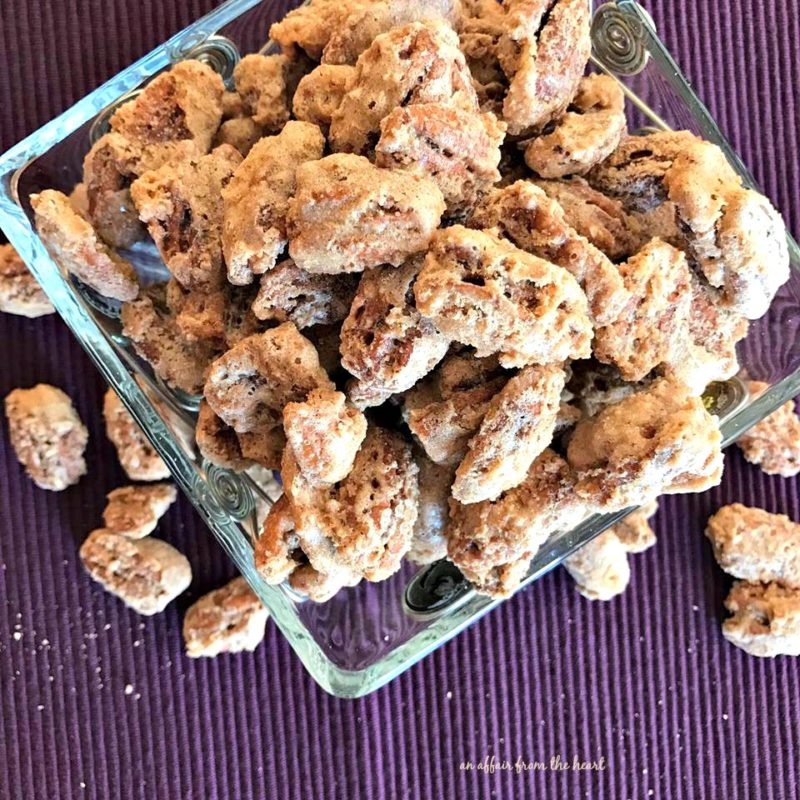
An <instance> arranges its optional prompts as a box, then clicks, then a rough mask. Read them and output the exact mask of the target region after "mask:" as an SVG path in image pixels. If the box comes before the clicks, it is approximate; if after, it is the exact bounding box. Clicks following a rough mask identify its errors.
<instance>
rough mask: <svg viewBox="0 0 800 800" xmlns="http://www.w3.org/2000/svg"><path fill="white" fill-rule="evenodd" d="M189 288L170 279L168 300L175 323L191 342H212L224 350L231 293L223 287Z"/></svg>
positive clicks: (167, 291)
mask: <svg viewBox="0 0 800 800" xmlns="http://www.w3.org/2000/svg"><path fill="white" fill-rule="evenodd" d="M206 288H207V287H201V288H199V289H186V288H184V287H183V286H181V284H180V283H179V282H178V281H177V280H176V279H175V278H170V280H169V281H168V282H167V289H166V300H167V306H168V307H169V310H170V311H172V312H173V313H174V314H175V324H176V325H177V326H178V329H179V330H180V332H181V333H182V334H183V335H184V336H185V337H186V338H187V339H188V340H189V341H209V342H212V343H215V344H217V345H219V346H220V347H221V348H222V349H224V342H225V316H226V311H227V308H228V293H227V292H226V291H225V290H224V289H223V288H219V289H211V290H208V291H207V290H206Z"/></svg>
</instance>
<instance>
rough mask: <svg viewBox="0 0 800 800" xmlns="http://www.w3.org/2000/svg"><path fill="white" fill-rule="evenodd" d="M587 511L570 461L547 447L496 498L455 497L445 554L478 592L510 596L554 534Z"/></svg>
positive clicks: (569, 525)
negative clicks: (516, 482) (514, 483)
mask: <svg viewBox="0 0 800 800" xmlns="http://www.w3.org/2000/svg"><path fill="white" fill-rule="evenodd" d="M588 513H589V511H588V508H587V506H586V504H585V503H584V501H583V500H582V499H581V498H580V497H579V496H578V494H577V493H576V491H575V477H574V475H573V474H572V471H571V470H570V468H569V466H568V465H567V463H566V462H565V461H564V460H563V459H562V458H560V457H559V456H558V455H556V454H555V453H554V452H553V451H552V450H545V451H544V452H543V453H541V455H540V456H539V457H538V458H537V459H536V460H535V461H534V462H533V464H532V465H531V467H530V469H529V470H528V474H527V476H526V477H525V480H524V481H523V482H522V483H520V484H519V485H518V486H515V487H514V488H513V489H511V490H510V491H508V492H505V493H504V494H503V495H501V496H500V497H499V498H498V499H497V500H484V501H483V502H481V503H471V504H469V505H462V504H461V503H459V502H457V501H456V500H451V502H450V520H449V522H448V524H447V528H446V536H447V554H448V557H449V558H450V560H451V561H452V562H453V563H454V564H455V565H456V566H457V567H458V568H459V569H460V570H461V571H462V573H463V574H464V577H465V578H467V579H468V580H470V581H472V583H473V584H474V585H475V588H476V589H477V590H478V592H480V593H481V594H488V595H492V596H494V597H508V596H509V595H511V594H513V592H514V591H515V590H516V588H517V587H518V586H519V583H520V581H521V580H522V579H523V578H524V577H525V574H526V572H527V570H528V564H529V563H530V560H531V559H532V558H533V556H534V555H536V552H537V550H538V549H539V547H540V546H541V545H542V543H543V542H544V541H545V540H546V539H547V538H548V537H549V536H550V534H552V533H553V532H555V531H557V530H566V529H568V528H571V527H572V526H573V525H575V524H576V523H578V522H579V521H580V520H581V519H582V518H583V517H584V516H586V515H587V514H588Z"/></svg>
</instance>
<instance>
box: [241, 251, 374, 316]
mask: <svg viewBox="0 0 800 800" xmlns="http://www.w3.org/2000/svg"><path fill="white" fill-rule="evenodd" d="M357 286H358V276H357V275H321V274H312V273H310V272H306V271H305V270H304V269H300V267H298V266H297V264H295V263H294V261H292V259H291V258H287V259H285V260H284V261H281V262H280V263H279V264H278V265H277V266H276V267H275V268H274V269H271V270H270V271H269V272H265V273H264V274H263V275H262V276H261V283H260V288H259V291H258V295H257V296H256V299H255V300H254V301H253V313H254V314H255V315H256V317H258V319H269V320H276V321H278V322H286V321H287V320H288V321H290V322H294V324H295V325H297V327H298V328H300V329H301V330H302V329H303V328H310V327H311V326H313V325H331V324H332V323H334V322H339V321H341V320H343V319H344V318H345V317H346V316H347V314H348V312H349V311H350V305H351V304H352V302H353V295H355V292H356V287H357Z"/></svg>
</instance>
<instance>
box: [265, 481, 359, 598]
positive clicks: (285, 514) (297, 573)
mask: <svg viewBox="0 0 800 800" xmlns="http://www.w3.org/2000/svg"><path fill="white" fill-rule="evenodd" d="M255 564H256V569H257V570H258V572H259V574H260V575H261V576H262V577H263V578H264V580H265V581H266V582H267V583H271V584H278V583H283V582H284V581H288V583H289V585H290V586H291V587H292V589H294V590H295V591H296V592H297V593H298V594H301V595H303V596H305V597H307V598H308V599H309V600H311V601H313V602H315V603H324V602H325V601H327V600H330V598H331V597H333V596H334V595H335V594H336V593H337V592H338V591H339V590H340V589H341V588H342V587H344V586H355V585H356V584H357V583H358V582H359V581H360V580H361V576H360V575H358V574H357V573H355V572H353V571H352V570H348V569H345V568H332V569H331V570H330V571H328V572H320V571H319V570H317V569H315V568H314V566H313V565H312V564H311V563H309V561H308V557H307V556H306V554H305V553H304V552H303V550H302V548H301V546H300V538H299V537H298V536H297V534H296V533H295V530H294V519H293V517H292V509H291V506H290V505H289V499H288V498H287V497H286V495H282V496H281V498H280V499H279V500H278V501H277V502H276V503H275V504H274V505H273V506H272V508H271V509H270V511H269V514H268V515H267V518H266V520H265V521H264V526H263V528H262V530H261V535H260V536H259V538H258V540H257V541H256V545H255Z"/></svg>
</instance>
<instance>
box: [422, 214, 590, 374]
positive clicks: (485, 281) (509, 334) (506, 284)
mask: <svg viewBox="0 0 800 800" xmlns="http://www.w3.org/2000/svg"><path fill="white" fill-rule="evenodd" d="M414 296H415V297H416V300H417V308H418V309H419V311H420V313H421V314H423V315H424V316H426V317H430V319H431V320H432V321H433V323H434V324H435V325H436V327H437V328H438V329H439V330H440V331H441V332H442V333H444V334H445V335H447V336H449V337H451V338H452V339H455V340H457V341H459V342H462V343H464V344H469V345H471V346H473V347H475V348H476V350H477V354H478V355H479V356H485V355H490V354H491V353H499V354H500V363H501V364H502V365H503V366H504V367H518V366H525V365H526V364H536V363H539V364H548V363H554V362H560V361H564V360H566V359H568V358H582V357H585V356H587V355H588V354H589V350H590V346H591V338H592V326H591V322H590V320H589V316H588V309H587V304H586V297H585V295H584V294H583V292H582V291H581V288H580V286H579V285H578V282H577V281H576V280H575V278H574V277H573V276H572V275H571V274H570V273H569V272H567V270H565V269H562V268H561V267H557V266H555V265H554V264H551V263H550V262H548V261H544V260H543V259H541V258H537V257H536V256H533V255H530V254H529V253H526V252H524V251H522V250H519V249H518V248H516V247H514V246H513V245H512V244H509V243H508V242H505V241H502V240H500V239H498V238H497V237H495V236H492V235H490V234H488V233H484V232H482V231H474V230H469V229H467V228H464V227H462V226H461V225H454V226H452V227H450V228H446V229H443V230H439V231H437V232H436V234H435V235H434V238H433V244H432V246H431V249H430V250H429V251H428V255H427V256H426V258H425V265H424V267H423V269H422V272H420V274H419V276H418V278H417V282H416V284H415V286H414Z"/></svg>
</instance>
